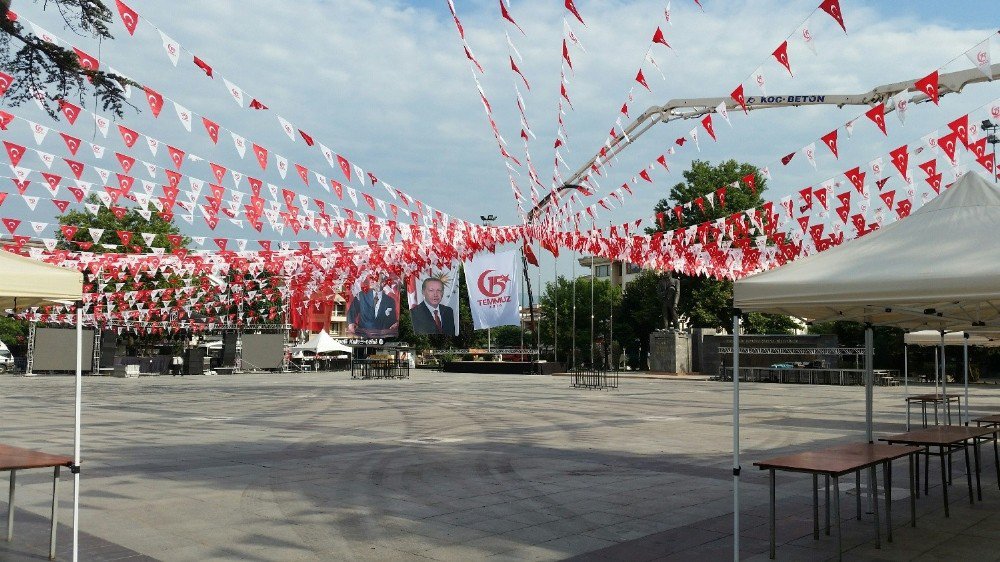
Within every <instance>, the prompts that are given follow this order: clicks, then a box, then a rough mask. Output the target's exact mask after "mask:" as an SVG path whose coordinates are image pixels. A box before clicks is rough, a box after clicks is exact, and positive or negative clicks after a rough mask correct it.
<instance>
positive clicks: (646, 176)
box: [639, 170, 653, 183]
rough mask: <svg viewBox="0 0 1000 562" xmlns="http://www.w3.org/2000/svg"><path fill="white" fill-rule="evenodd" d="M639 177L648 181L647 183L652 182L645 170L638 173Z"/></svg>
mask: <svg viewBox="0 0 1000 562" xmlns="http://www.w3.org/2000/svg"><path fill="white" fill-rule="evenodd" d="M639 177H640V178H642V179H644V180H646V181H648V182H649V183H653V180H652V179H651V178H650V177H649V172H648V171H647V170H642V171H641V172H639Z"/></svg>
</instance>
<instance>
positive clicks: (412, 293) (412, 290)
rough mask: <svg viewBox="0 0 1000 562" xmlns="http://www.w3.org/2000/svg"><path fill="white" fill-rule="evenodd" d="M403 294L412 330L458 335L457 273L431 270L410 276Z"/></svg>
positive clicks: (423, 332)
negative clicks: (406, 301)
mask: <svg viewBox="0 0 1000 562" xmlns="http://www.w3.org/2000/svg"><path fill="white" fill-rule="evenodd" d="M406 293H407V297H408V298H407V300H408V301H409V303H410V320H411V321H412V322H413V333H415V334H444V335H448V336H457V335H458V332H459V325H458V275H457V274H456V272H455V271H452V270H432V271H431V272H430V274H426V275H423V276H420V277H414V278H411V280H410V283H409V284H408V285H407V287H406Z"/></svg>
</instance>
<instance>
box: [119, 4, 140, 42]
mask: <svg viewBox="0 0 1000 562" xmlns="http://www.w3.org/2000/svg"><path fill="white" fill-rule="evenodd" d="M115 5H116V6H118V15H119V16H121V18H122V25H124V26H125V29H127V30H128V34H129V35H135V26H137V25H139V14H137V13H136V12H135V10H133V9H132V8H129V7H128V6H126V5H125V3H124V2H122V0H115Z"/></svg>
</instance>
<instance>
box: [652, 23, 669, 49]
mask: <svg viewBox="0 0 1000 562" xmlns="http://www.w3.org/2000/svg"><path fill="white" fill-rule="evenodd" d="M653 43H660V44H662V45H665V46H667V47H670V44H669V43H667V39H666V38H665V37H664V36H663V30H661V29H660V27H659V26H657V27H656V32H655V33H653Z"/></svg>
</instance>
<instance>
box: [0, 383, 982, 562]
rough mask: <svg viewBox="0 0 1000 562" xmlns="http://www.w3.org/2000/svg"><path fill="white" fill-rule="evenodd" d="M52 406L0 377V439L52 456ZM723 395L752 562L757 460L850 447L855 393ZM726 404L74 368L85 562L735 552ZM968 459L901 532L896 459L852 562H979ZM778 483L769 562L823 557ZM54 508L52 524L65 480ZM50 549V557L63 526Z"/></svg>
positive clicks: (31, 480)
mask: <svg viewBox="0 0 1000 562" xmlns="http://www.w3.org/2000/svg"><path fill="white" fill-rule="evenodd" d="M920 390H921V391H927V389H926V387H924V388H922V389H920ZM953 390H955V391H958V390H959V389H958V388H954V389H953ZM72 393H73V381H72V378H71V377H36V378H19V377H11V376H4V377H0V411H2V412H3V420H4V424H3V428H4V429H3V432H2V437H0V440H2V441H3V442H5V443H10V444H13V445H18V446H22V447H29V448H37V449H41V450H45V451H50V452H56V453H63V452H66V453H71V452H72V415H73V409H72ZM742 396H743V422H744V425H743V432H742V441H743V447H744V457H743V462H742V464H743V467H744V479H743V481H744V487H743V490H744V492H743V494H742V501H743V507H744V509H743V511H742V512H743V514H744V515H743V517H744V526H743V528H744V532H743V535H744V536H743V548H742V553H743V554H744V556H745V557H746V558H756V559H766V556H767V485H766V478H765V477H764V475H763V474H761V473H760V472H759V471H757V470H755V469H754V468H753V466H752V463H753V461H754V460H759V459H761V458H765V457H769V456H774V455H777V454H780V453H784V452H788V451H794V450H796V449H797V448H802V447H818V446H823V445H830V444H834V443H836V442H842V441H846V440H860V439H863V435H864V402H863V400H864V390H863V388H861V387H827V386H806V385H778V384H744V385H743V392H742ZM902 396H903V389H902V388H901V387H892V388H877V389H876V391H875V412H876V423H877V426H876V431H877V433H880V434H884V433H889V432H898V431H901V430H902V428H903V421H904V417H905V409H904V405H903V400H902ZM972 397H973V398H972V406H973V410H972V413H973V415H974V416H975V415H983V414H987V413H996V412H1000V390H998V389H996V388H994V387H975V388H973V390H972ZM731 401H732V394H731V387H730V385H728V384H723V383H718V382H709V381H697V380H649V379H623V380H622V381H621V388H620V389H619V390H617V391H610V392H609V391H588V390H575V389H571V388H569V380H568V379H566V378H561V377H526V376H503V375H466V374H449V373H438V372H431V371H415V372H414V374H413V377H412V378H411V379H409V380H377V381H355V380H350V379H349V378H348V376H347V375H346V374H345V373H342V372H341V373H316V374H279V375H238V376H225V377H222V376H220V377H185V378H180V377H177V378H172V377H159V378H141V379H111V378H91V377H88V378H86V379H84V414H83V420H84V429H83V447H84V449H83V450H84V457H83V459H84V463H83V465H84V471H83V480H82V482H83V485H82V495H81V497H82V512H81V532H82V534H83V540H82V545H83V546H82V550H81V560H119V559H124V560H139V559H149V558H154V559H161V560H236V559H247V560H282V561H285V560H456V561H458V560H463V561H464V560H559V559H565V558H571V557H579V558H580V559H593V560H659V559H678V560H685V559H688V560H689V559H699V560H714V559H726V558H728V559H731V558H732V554H731V546H730V545H731V542H732V535H731V533H732V519H731V515H730V513H731V510H732V492H731V480H732V477H731V462H732V461H731V458H732V457H731V454H732V453H731V443H732V434H731V414H730V407H731ZM983 452H984V455H983V459H984V471H983V488H984V490H983V492H984V499H985V500H986V501H985V502H982V503H977V504H976V505H975V506H969V505H968V502H967V496H965V494H964V488H963V486H964V473H963V471H964V464H963V463H962V461H961V460H960V459H956V460H955V481H956V485H955V486H954V492H953V493H952V495H951V497H952V500H953V511H952V517H951V519H948V520H946V519H944V517H943V512H942V509H941V503H940V495H939V493H938V492H939V490H935V489H934V488H932V489H931V492H930V497H929V498H927V499H926V500H924V499H922V500H920V501H918V509H919V510H920V512H919V513H920V516H921V518H920V521H919V522H918V529H915V530H914V529H909V528H908V527H904V525H905V524H906V523H908V522H907V521H906V517H905V513H906V512H907V510H906V508H905V506H906V503H905V502H906V498H907V496H906V490H905V487H906V484H905V474H904V472H903V471H904V470H905V466H903V465H902V463H898V464H900V465H901V466H900V467H898V469H897V470H898V472H897V474H896V477H895V480H894V481H895V482H896V486H897V488H895V489H894V499H896V500H897V501H899V502H900V504H899V505H900V507H899V509H898V511H896V517H895V518H894V523H896V524H897V526H898V530H897V534H896V541H895V542H894V543H892V544H883V548H882V550H881V551H877V550H874V544H873V541H872V536H871V526H870V523H869V521H868V520H865V521H862V522H856V521H854V520H853V519H848V520H845V530H844V532H845V543H844V544H845V547H847V548H849V549H850V551H849V553H848V554H849V556H853V557H854V558H860V559H876V558H879V559H884V558H886V557H888V558H891V559H919V558H921V557H928V558H938V557H942V556H947V557H950V558H955V559H961V558H964V557H965V555H964V554H963V553H972V552H976V553H978V558H979V559H988V558H991V557H996V556H997V553H996V551H995V549H994V548H993V547H992V546H990V549H989V550H982V548H985V545H988V544H989V545H991V544H992V541H994V540H995V539H996V538H997V537H1000V511H998V510H997V508H998V507H1000V492H998V490H997V486H996V482H995V478H996V477H995V472H994V471H993V460H992V457H993V456H992V453H991V451H989V448H988V447H986V448H984V450H983ZM50 479H51V476H50V473H49V472H47V471H26V472H22V473H21V474H19V477H18V483H19V486H18V506H19V508H20V511H19V514H18V519H17V526H16V527H15V536H14V542H13V543H5V542H0V559H2V560H41V559H45V557H46V554H47V544H48V543H47V541H48V534H47V531H46V525H47V522H48V511H47V508H48V502H49V499H50V493H51V480H50ZM781 479H782V484H781V485H780V486H779V488H778V494H779V502H778V505H779V509H780V513H779V517H780V522H779V528H778V539H779V547H778V558H779V559H786V560H787V559H823V558H826V557H829V556H831V555H834V554H835V543H834V542H833V541H832V540H831V539H830V538H827V537H823V538H822V539H821V540H820V541H819V542H814V541H813V540H812V537H811V531H812V523H811V519H810V514H811V509H810V508H809V498H810V493H811V492H810V487H809V484H808V479H807V478H802V477H797V476H794V475H782V476H781ZM847 480H851V479H847ZM934 483H935V481H934V479H933V478H932V480H931V484H932V485H933V484H934ZM851 484H852V483H851V482H847V486H845V487H846V488H847V489H848V492H846V493H848V494H849V493H853V492H852V491H851V489H852V488H853V486H852V485H851ZM0 488H4V489H5V488H6V486H5V482H4V483H2V484H0ZM0 499H4V500H5V499H6V493H3V494H2V495H0ZM60 501H61V513H60V521H61V522H62V523H63V524H65V523H69V522H70V521H71V509H70V508H71V501H72V485H71V480H70V479H69V478H67V477H65V476H64V478H63V486H62V487H61V490H60ZM963 502H964V503H963ZM845 505H850V503H849V502H848V503H845ZM845 512H848V513H845V517H849V516H850V515H852V513H853V512H851V511H850V510H848V509H845ZM3 513H6V504H4V503H2V502H0V518H2V514H3ZM59 540H60V552H61V555H60V557H61V558H62V559H67V558H68V549H69V544H70V532H69V528H68V527H67V526H65V525H63V526H62V527H61V529H60V536H59ZM977 549H978V550H977Z"/></svg>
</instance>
